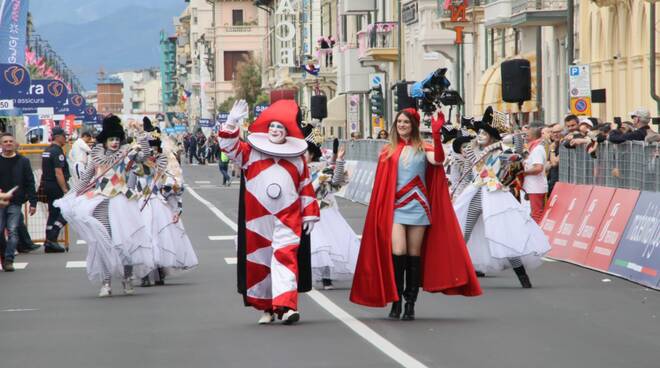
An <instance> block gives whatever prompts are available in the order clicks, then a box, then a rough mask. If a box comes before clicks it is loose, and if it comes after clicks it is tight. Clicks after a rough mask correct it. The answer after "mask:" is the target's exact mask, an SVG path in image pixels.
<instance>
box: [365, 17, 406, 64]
mask: <svg viewBox="0 0 660 368" xmlns="http://www.w3.org/2000/svg"><path fill="white" fill-rule="evenodd" d="M396 27H397V23H396V22H378V23H374V24H369V25H368V26H367V28H365V29H363V30H362V31H360V32H358V45H359V50H360V52H359V55H360V61H398V60H399V40H398V34H397V32H396Z"/></svg>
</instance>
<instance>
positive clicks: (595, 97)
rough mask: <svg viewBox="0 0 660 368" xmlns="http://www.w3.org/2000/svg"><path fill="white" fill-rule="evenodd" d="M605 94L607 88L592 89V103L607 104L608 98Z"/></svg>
mask: <svg viewBox="0 0 660 368" xmlns="http://www.w3.org/2000/svg"><path fill="white" fill-rule="evenodd" d="M606 95H607V94H606V93H605V88H602V89H592V90H591V102H593V103H605V102H607V101H606V100H607V97H606Z"/></svg>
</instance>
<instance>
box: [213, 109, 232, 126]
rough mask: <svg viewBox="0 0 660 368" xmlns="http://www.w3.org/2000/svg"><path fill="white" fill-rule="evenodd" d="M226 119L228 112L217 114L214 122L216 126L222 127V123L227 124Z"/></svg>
mask: <svg viewBox="0 0 660 368" xmlns="http://www.w3.org/2000/svg"><path fill="white" fill-rule="evenodd" d="M228 117H229V113H228V112H219V113H218V116H216V118H215V121H216V122H217V123H218V124H220V125H222V124H224V123H226V122H227V118H228Z"/></svg>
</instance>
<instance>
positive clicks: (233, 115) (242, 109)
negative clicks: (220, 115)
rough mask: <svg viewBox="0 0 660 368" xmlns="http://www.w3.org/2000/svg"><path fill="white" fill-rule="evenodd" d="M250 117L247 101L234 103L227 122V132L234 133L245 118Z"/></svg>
mask: <svg viewBox="0 0 660 368" xmlns="http://www.w3.org/2000/svg"><path fill="white" fill-rule="evenodd" d="M247 116H248V104H247V102H245V100H237V101H236V102H234V106H233V107H232V108H231V111H230V112H229V116H228V117H227V122H225V128H226V129H227V130H231V131H234V130H236V128H237V126H238V125H240V124H241V123H242V122H243V120H244V119H245V118H247Z"/></svg>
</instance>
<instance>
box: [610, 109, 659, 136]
mask: <svg viewBox="0 0 660 368" xmlns="http://www.w3.org/2000/svg"><path fill="white" fill-rule="evenodd" d="M630 117H631V118H632V119H633V124H634V126H635V130H633V131H632V132H630V133H623V132H622V131H621V130H619V129H613V130H612V131H611V132H610V136H609V139H610V142H612V143H623V142H625V141H644V138H646V134H647V133H648V131H649V129H651V128H650V127H649V123H650V122H651V113H649V110H647V109H645V108H643V107H640V108H637V110H635V111H633V112H631V113H630Z"/></svg>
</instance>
